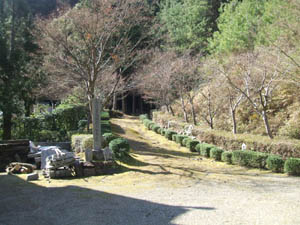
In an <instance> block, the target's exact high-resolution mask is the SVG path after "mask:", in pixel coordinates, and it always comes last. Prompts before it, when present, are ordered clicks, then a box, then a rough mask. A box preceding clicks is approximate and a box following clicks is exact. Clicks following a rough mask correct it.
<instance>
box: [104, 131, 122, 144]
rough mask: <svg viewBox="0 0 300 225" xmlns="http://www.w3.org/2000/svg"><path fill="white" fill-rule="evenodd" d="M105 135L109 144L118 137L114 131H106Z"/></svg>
mask: <svg viewBox="0 0 300 225" xmlns="http://www.w3.org/2000/svg"><path fill="white" fill-rule="evenodd" d="M103 137H104V140H105V141H106V143H107V144H109V143H110V142H111V141H112V140H114V139H116V138H118V137H117V136H116V135H114V134H112V133H105V134H103Z"/></svg>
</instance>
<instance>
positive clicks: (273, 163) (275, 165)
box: [267, 155, 284, 173]
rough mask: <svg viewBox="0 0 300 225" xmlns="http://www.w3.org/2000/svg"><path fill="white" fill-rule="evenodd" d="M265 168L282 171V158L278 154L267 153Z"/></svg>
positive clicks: (277, 171) (276, 171)
mask: <svg viewBox="0 0 300 225" xmlns="http://www.w3.org/2000/svg"><path fill="white" fill-rule="evenodd" d="M267 168H268V169H269V170H272V172H275V173H281V172H283V168H284V160H283V159H282V158H281V157H280V156H278V155H269V157H268V158H267Z"/></svg>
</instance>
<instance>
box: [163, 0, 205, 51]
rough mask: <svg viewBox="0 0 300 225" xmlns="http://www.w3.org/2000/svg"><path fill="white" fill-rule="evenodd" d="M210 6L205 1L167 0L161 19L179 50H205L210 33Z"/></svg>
mask: <svg viewBox="0 0 300 225" xmlns="http://www.w3.org/2000/svg"><path fill="white" fill-rule="evenodd" d="M209 10H210V9H209V6H208V5H207V1H204V0H182V1H174V0H167V1H166V2H165V4H163V6H162V9H161V12H160V19H161V22H162V23H163V24H164V26H163V28H164V29H165V30H166V31H167V33H168V35H169V37H170V39H171V43H172V44H173V46H174V47H175V48H176V49H177V50H179V51H184V50H187V49H193V50H195V49H196V50H202V51H203V50H204V49H205V48H206V43H207V41H206V40H207V37H208V36H209V33H210V27H209V24H208V18H207V17H208V13H209Z"/></svg>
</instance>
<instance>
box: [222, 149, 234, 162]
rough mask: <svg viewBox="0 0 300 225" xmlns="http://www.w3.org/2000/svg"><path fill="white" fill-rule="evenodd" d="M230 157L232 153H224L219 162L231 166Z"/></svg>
mask: <svg viewBox="0 0 300 225" xmlns="http://www.w3.org/2000/svg"><path fill="white" fill-rule="evenodd" d="M231 157H232V152H227V151H224V152H223V153H222V155H221V160H222V161H223V162H226V163H228V164H232V161H231Z"/></svg>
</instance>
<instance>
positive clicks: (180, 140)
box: [176, 135, 188, 146]
mask: <svg viewBox="0 0 300 225" xmlns="http://www.w3.org/2000/svg"><path fill="white" fill-rule="evenodd" d="M184 138H188V136H185V135H176V143H178V144H180V145H181V146H183V143H182V141H183V139H184Z"/></svg>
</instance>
